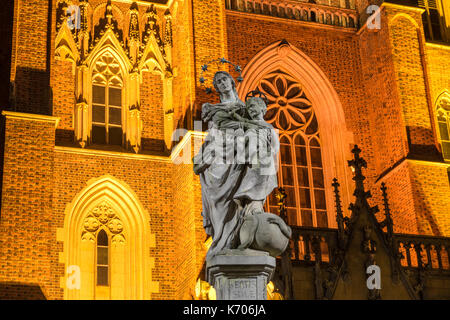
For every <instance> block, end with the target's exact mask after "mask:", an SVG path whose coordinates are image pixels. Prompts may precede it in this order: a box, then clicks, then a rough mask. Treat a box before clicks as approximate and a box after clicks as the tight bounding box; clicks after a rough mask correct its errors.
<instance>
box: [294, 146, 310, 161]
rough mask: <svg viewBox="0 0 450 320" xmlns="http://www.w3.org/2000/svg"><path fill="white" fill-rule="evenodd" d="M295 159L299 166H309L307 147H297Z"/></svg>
mask: <svg viewBox="0 0 450 320" xmlns="http://www.w3.org/2000/svg"><path fill="white" fill-rule="evenodd" d="M295 159H296V161H297V165H298V166H307V165H308V160H307V159H306V147H295Z"/></svg>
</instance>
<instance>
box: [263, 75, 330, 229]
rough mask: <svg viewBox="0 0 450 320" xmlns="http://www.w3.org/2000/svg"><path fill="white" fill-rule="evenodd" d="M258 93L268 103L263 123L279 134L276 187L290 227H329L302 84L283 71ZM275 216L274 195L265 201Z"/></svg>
mask: <svg viewBox="0 0 450 320" xmlns="http://www.w3.org/2000/svg"><path fill="white" fill-rule="evenodd" d="M258 89H259V90H260V91H262V92H264V93H265V94H266V96H267V98H268V100H269V103H268V108H267V113H266V117H265V118H266V121H268V122H269V123H271V124H272V125H273V126H274V127H275V128H277V129H279V130H280V132H279V133H280V170H279V177H278V181H279V185H280V186H282V187H283V188H284V189H285V191H286V193H287V199H286V207H287V214H288V220H289V221H288V222H289V224H290V225H299V226H314V227H328V217H327V204H326V196H325V184H324V173H323V162H322V149H321V141H320V135H319V126H318V123H317V119H316V115H315V113H314V109H313V106H312V103H311V102H310V101H309V99H308V98H307V97H306V95H305V92H304V90H303V88H302V86H301V84H300V83H299V82H298V81H297V79H295V78H294V77H292V76H290V75H289V74H288V73H286V72H284V71H283V70H276V71H274V72H271V73H269V74H267V75H266V76H264V77H263V78H262V80H261V81H260V83H259V86H258ZM266 205H267V206H268V209H269V211H270V212H273V213H277V209H278V207H277V201H276V199H275V191H274V192H273V193H272V194H271V195H270V196H269V198H268V199H267V203H266Z"/></svg>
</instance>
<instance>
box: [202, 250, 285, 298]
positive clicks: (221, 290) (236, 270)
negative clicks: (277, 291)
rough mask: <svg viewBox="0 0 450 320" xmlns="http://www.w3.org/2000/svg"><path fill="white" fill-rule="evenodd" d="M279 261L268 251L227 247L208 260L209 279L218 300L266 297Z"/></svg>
mask: <svg viewBox="0 0 450 320" xmlns="http://www.w3.org/2000/svg"><path fill="white" fill-rule="evenodd" d="M275 266H276V260H275V258H273V257H271V256H269V254H268V253H267V252H263V251H256V250H249V249H246V250H237V249H236V250H227V251H226V252H224V253H222V254H219V255H216V256H215V257H213V258H212V259H211V260H210V261H207V263H206V274H207V281H208V282H209V283H210V284H211V285H212V286H213V287H214V289H216V296H217V300H267V283H268V282H269V281H270V278H271V277H272V274H273V272H274V271H275Z"/></svg>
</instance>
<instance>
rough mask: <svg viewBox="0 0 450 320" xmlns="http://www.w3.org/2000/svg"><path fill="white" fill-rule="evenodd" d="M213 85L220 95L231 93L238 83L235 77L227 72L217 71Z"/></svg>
mask: <svg viewBox="0 0 450 320" xmlns="http://www.w3.org/2000/svg"><path fill="white" fill-rule="evenodd" d="M213 85H214V88H215V89H216V91H217V92H219V93H220V94H222V93H224V92H226V91H229V90H233V91H234V90H235V88H236V82H235V81H234V79H233V77H232V76H231V75H230V74H229V73H228V72H226V71H217V72H216V74H215V75H214V79H213Z"/></svg>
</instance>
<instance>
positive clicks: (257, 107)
mask: <svg viewBox="0 0 450 320" xmlns="http://www.w3.org/2000/svg"><path fill="white" fill-rule="evenodd" d="M246 106H247V112H248V115H249V116H250V118H252V119H253V120H264V115H265V114H266V111H267V106H266V103H265V102H264V100H263V99H262V98H260V97H252V98H249V99H248V100H247V102H246Z"/></svg>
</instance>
